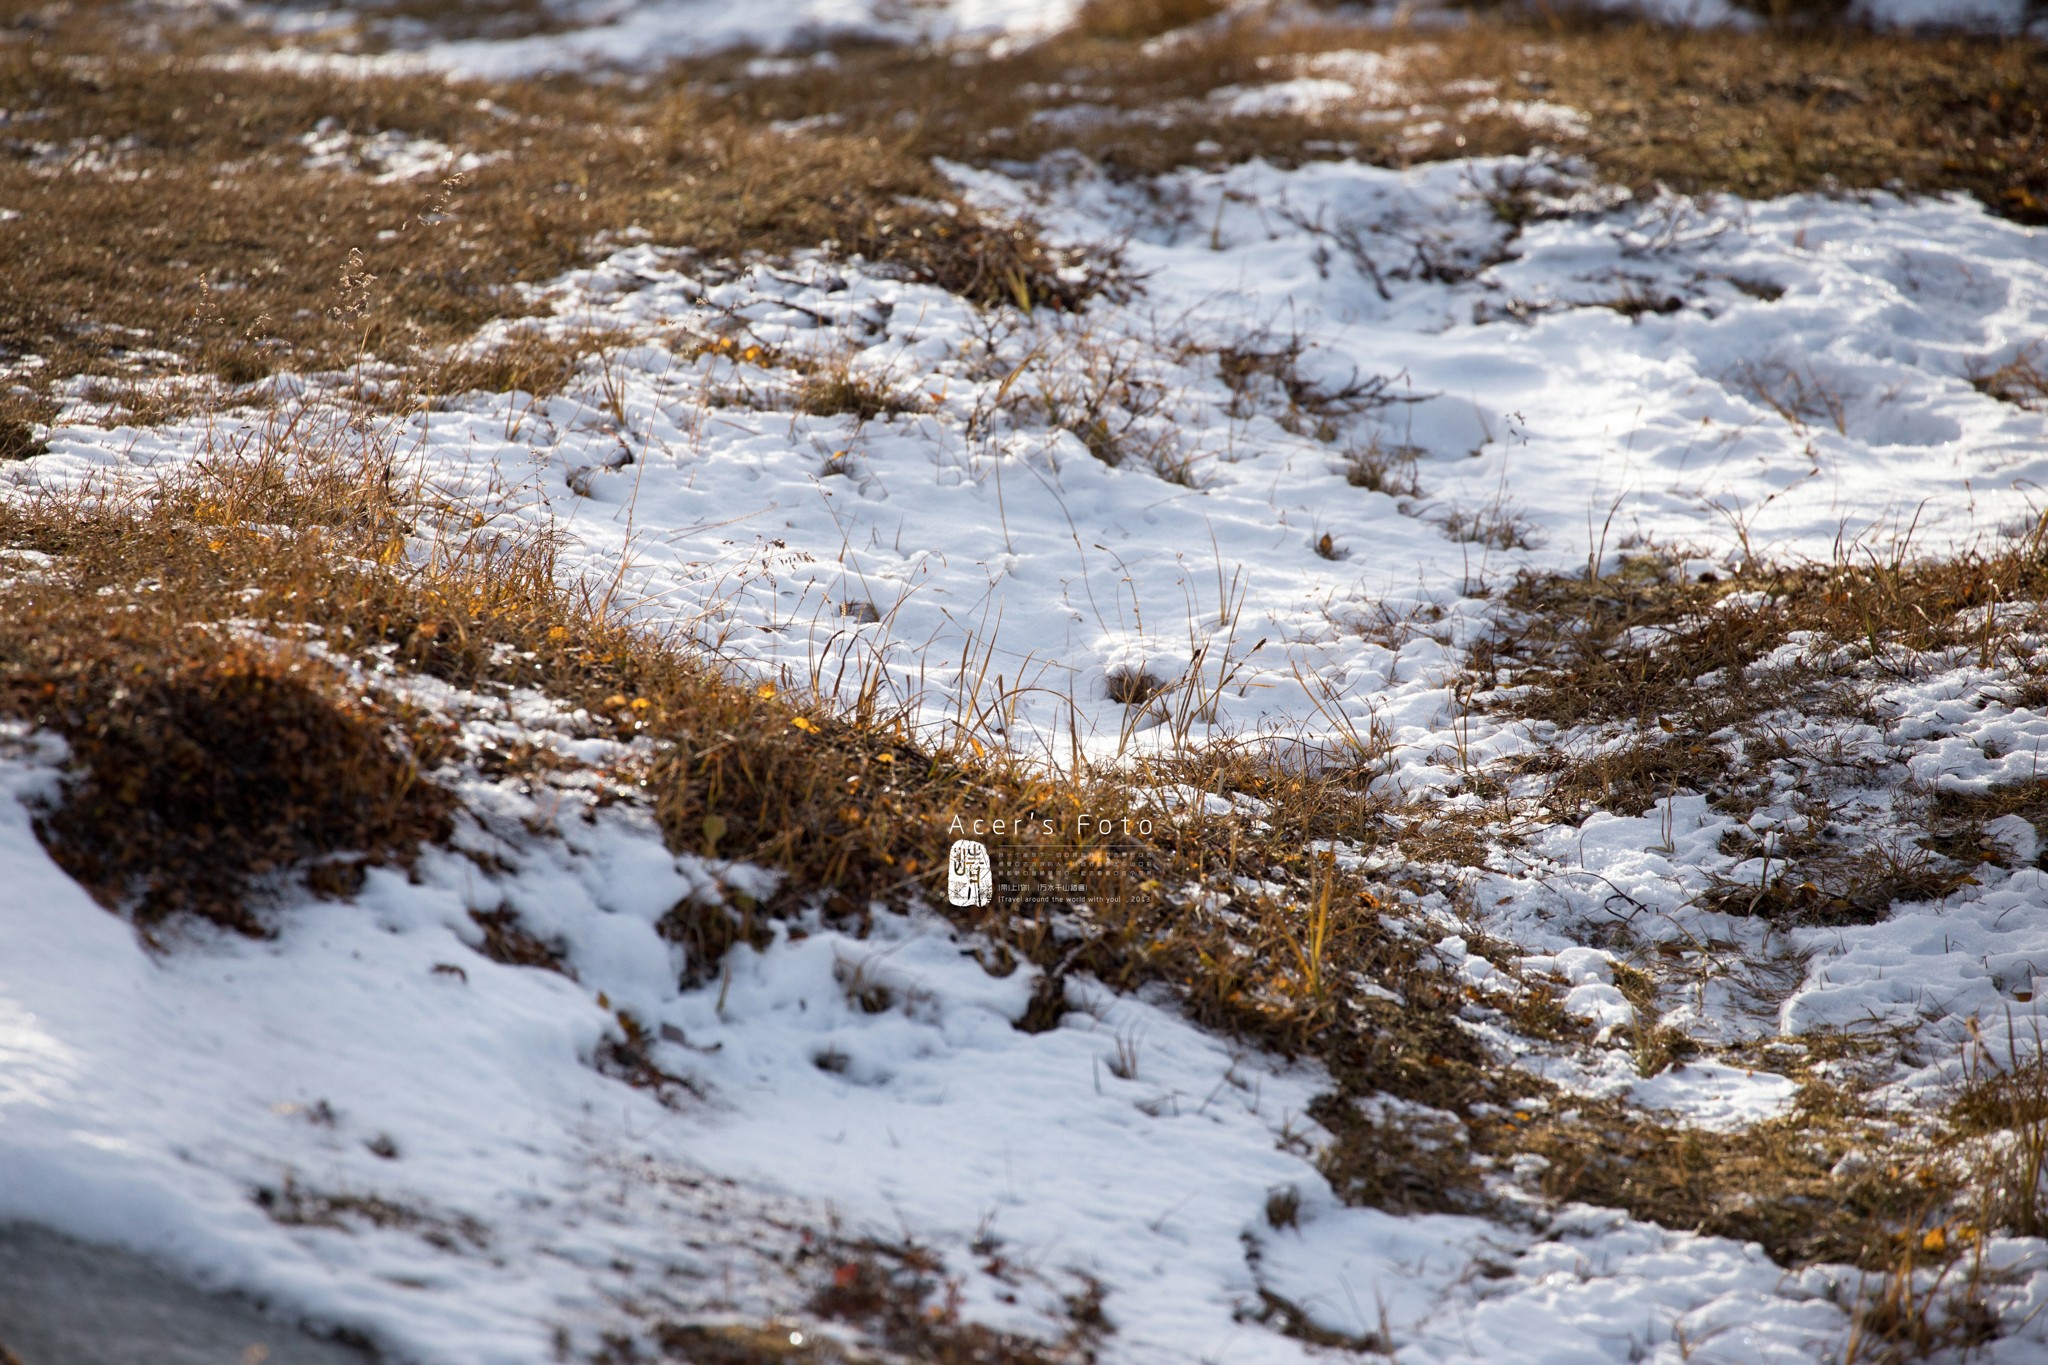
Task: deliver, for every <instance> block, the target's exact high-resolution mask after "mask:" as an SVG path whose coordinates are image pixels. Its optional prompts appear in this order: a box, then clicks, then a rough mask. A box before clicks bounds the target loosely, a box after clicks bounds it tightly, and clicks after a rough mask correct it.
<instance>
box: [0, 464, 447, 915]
mask: <svg viewBox="0 0 2048 1365" xmlns="http://www.w3.org/2000/svg"><path fill="white" fill-rule="evenodd" d="M0 543H5V544H12V545H16V546H21V547H24V548H31V549H39V550H43V551H45V552H48V553H53V554H55V555H56V556H57V557H58V558H57V567H56V568H55V569H54V570H52V571H49V572H39V573H33V574H28V575H23V576H21V577H17V578H14V579H12V580H10V581H7V582H5V583H0V713H6V714H11V715H15V716H19V717H22V718H23V719H26V720H29V721H31V722H32V723H34V724H36V725H39V726H45V727H48V728H49V729H52V730H54V731H56V732H57V733H59V734H61V735H63V736H64V738H65V739H66V740H67V741H68V742H69V744H70V746H71V760H72V765H73V774H74V775H73V778H72V780H71V782H70V783H69V784H68V787H67V790H66V795H65V799H64V801H63V802H62V804H60V805H59V806H57V807H56V808H55V809H54V810H51V811H50V812H48V813H47V814H46V815H45V816H44V817H43V819H42V821H41V824H40V829H41V832H42V834H43V837H44V839H45V841H46V842H47V843H48V844H49V845H50V849H51V852H52V854H53V856H55V857H56V858H57V860H58V862H59V863H60V864H61V865H63V866H64V867H65V869H66V870H67V871H69V872H70V873H71V874H72V875H73V876H74V877H76V878H78V880H79V881H80V882H82V883H83V884H84V885H85V886H87V887H88V888H89V889H91V890H92V891H93V892H94V894H95V895H97V896H99V897H100V898H101V899H102V900H103V901H105V902H106V903H108V904H109V905H115V904H119V905H123V906H127V907H131V908H132V911H133V914H134V917H135V919H136V921H137V922H138V923H139V924H141V925H142V926H144V927H145V929H150V928H153V927H155V926H157V925H160V924H161V923H163V922H164V921H165V920H167V919H168V918H170V917H172V916H174V915H178V914H187V913H189V914H195V915H199V916H202V917H205V918H207V919H211V920H214V921H216V922H218V923H221V924H224V925H227V926H229V927H232V928H234V929H237V930H239V931H241V932H244V933H261V932H263V931H264V928H263V924H262V922H261V920H260V919H259V918H258V917H257V916H256V915H255V914H254V912H253V911H252V910H251V908H250V905H251V897H252V896H253V895H254V894H255V888H256V887H257V886H258V885H260V884H262V883H264V882H267V881H269V880H270V879H273V878H274V877H276V876H278V875H280V874H283V873H286V872H289V871H296V870H303V871H304V872H305V873H306V875H307V877H308V880H309V881H310V882H311V884H312V885H313V886H314V887H315V888H316V889H318V890H321V891H323V892H327V893H329V894H340V893H345V892H347V891H350V890H352V889H353V888H354V886H355V885H356V884H358V883H359V882H360V879H361V875H362V869H363V868H364V867H365V866H367V865H372V864H376V863H384V862H392V861H396V862H401V863H402V862H404V861H406V860H407V858H408V856H409V853H410V850H411V849H412V848H414V847H416V846H417V845H418V844H419V843H420V842H421V841H423V840H431V839H438V838H441V837H444V836H445V835H446V834H447V832H448V828H449V814H450V810H451V807H452V799H451V798H450V797H449V795H448V794H447V793H446V792H445V791H443V790H442V789H441V788H439V787H438V786H436V785H434V784H433V783H432V782H431V781H429V780H427V779H426V778H425V777H424V776H423V772H424V771H425V770H426V769H429V768H432V767H433V766H435V765H436V764H437V763H438V761H439V758H440V755H441V753H442V752H443V749H444V743H445V742H444V738H443V735H442V733H441V731H440V729H439V727H438V726H437V725H435V724H434V723H433V722H432V721H430V720H428V719H426V718H424V717H421V716H418V715H415V714H412V713H410V712H408V711H406V710H405V709H404V708H402V707H397V706H393V705H390V704H380V703H378V702H376V701H375V700H373V699H372V698H368V697H364V696H362V695H361V689H360V688H359V687H351V686H350V685H349V683H348V680H347V679H346V677H345V676H344V675H343V674H342V673H341V672H340V671H339V670H338V669H336V668H335V667H333V666H332V665H329V664H327V663H324V662H322V661H320V660H318V659H316V658H313V657H312V656H310V655H308V654H307V653H305V652H304V651H303V649H301V648H299V647H297V646H296V645H295V644H294V643H293V642H292V641H290V640H288V639H278V640H270V639H264V640H258V639H252V638H248V637H245V636H241V635H238V634H237V633H236V632H235V631H233V630H232V629H230V628H228V626H227V622H228V621H229V620H230V619H234V618H238V617H240V616H241V615H242V613H241V612H240V611H237V610H235V607H236V606H237V605H238V601H237V599H236V597H235V596H234V595H233V594H234V589H236V588H239V587H240V586H241V585H242V583H243V582H245V581H246V579H244V578H242V577H241V574H240V573H238V572H237V570H241V569H246V568H247V567H248V566H249V565H250V564H251V562H252V561H255V560H260V559H266V558H271V557H273V556H277V555H278V553H279V551H280V549H281V548H282V547H280V546H278V545H277V544H276V543H275V542H274V540H273V539H272V538H271V537H269V536H266V535H262V534H258V533H254V532H251V531H249V530H247V529H245V528H242V527H239V526H233V525H211V526H209V525H206V524H203V523H201V524H195V523H194V522H192V521H189V520H186V519H185V518H184V517H181V516H178V515H176V513H174V512H171V511H168V510H163V509H159V510H158V511H157V512H156V513H154V514H153V515H152V514H150V513H144V512H140V511H138V510H137V509H135V508H131V507H124V506H119V505H115V504H101V505H98V506H91V507H85V508H80V507H76V506H68V507H67V506H60V505H57V504H54V503H50V502H45V503H42V504H35V505H30V506H27V507H21V506H10V505H0ZM295 558H301V557H300V556H294V555H292V554H291V553H290V552H289V551H288V550H286V551H285V553H284V555H283V559H284V560H285V561H287V562H284V563H278V562H276V561H275V560H273V563H274V564H275V567H276V571H277V577H278V579H279V580H280V581H281V582H290V583H292V584H293V586H294V587H309V586H311V584H310V583H309V582H308V581H307V579H306V578H304V577H303V576H300V575H299V574H296V573H295V572H294V570H295V568H297V567H298V566H295V565H292V564H290V563H289V562H288V561H290V560H292V559H295ZM225 566H234V567H232V568H225V572H224V567H225Z"/></svg>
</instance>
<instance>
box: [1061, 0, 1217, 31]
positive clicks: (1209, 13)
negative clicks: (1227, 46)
mask: <svg viewBox="0 0 2048 1365" xmlns="http://www.w3.org/2000/svg"><path fill="white" fill-rule="evenodd" d="M1222 12H1223V4H1222V0H1082V4H1081V7H1080V9H1079V10H1078V11H1076V12H1075V15H1074V31H1075V32H1076V33H1080V34H1083V35H1085V36H1087V37H1090V38H1151V37H1156V36H1157V35H1159V34H1161V33H1170V32H1172V31H1173V30H1174V29H1177V28H1186V27H1187V26H1188V25H1189V24H1198V23H1200V22H1201V21H1202V20H1204V19H1209V18H1213V17H1215V16H1216V15H1218V14H1221V13H1222Z"/></svg>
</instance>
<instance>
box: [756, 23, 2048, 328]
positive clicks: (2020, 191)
mask: <svg viewBox="0 0 2048 1365" xmlns="http://www.w3.org/2000/svg"><path fill="white" fill-rule="evenodd" d="M1765 2H1766V3H1767V2H1768V0H1765ZM1113 8H1115V9H1116V10H1118V11H1119V12H1123V11H1130V12H1135V10H1136V9H1138V8H1143V6H1123V5H1118V6H1114V7H1113ZM1555 8H1556V9H1557V14H1558V17H1557V18H1556V19H1555V20H1554V21H1552V22H1545V21H1543V20H1542V19H1540V18H1539V19H1537V20H1535V21H1518V20H1515V19H1514V18H1512V17H1508V16H1502V15H1496V16H1490V17H1485V18H1482V19H1480V20H1479V21H1476V22H1473V23H1471V24H1468V25H1464V26H1462V27H1459V28H1454V29H1433V30H1431V31H1430V33H1429V34H1428V37H1427V45H1426V46H1425V45H1424V44H1422V43H1420V42H1418V40H1417V39H1416V38H1415V37H1413V36H1412V35H1408V34H1404V33H1402V32H1400V31H1391V32H1390V31H1386V30H1375V29H1368V28H1365V27H1362V26H1352V25H1347V24H1345V23H1343V22H1342V20H1341V18H1332V19H1329V20H1325V21H1324V22H1321V23H1317V24H1314V25H1310V26H1304V27H1301V28H1293V29H1290V28H1286V27H1280V26H1275V25H1271V24H1265V23H1258V22H1252V21H1240V22H1237V23H1235V24H1229V25H1219V26H1215V27H1211V28H1207V29H1199V30H1191V31H1188V32H1186V33H1183V34H1178V35H1176V36H1175V38H1174V39H1173V40H1172V41H1171V42H1168V43H1162V44H1155V45H1153V46H1151V47H1147V48H1142V49H1141V48H1139V47H1138V45H1137V43H1136V42H1135V41H1134V40H1132V39H1131V38H1128V37H1119V36H1114V35H1110V34H1105V33H1104V32H1102V31H1101V30H1100V29H1098V28H1093V27H1090V26H1089V25H1087V24H1083V25H1082V26H1080V27H1078V28H1077V29H1076V30H1074V31H1073V32H1071V33H1070V34H1068V35H1066V36H1064V37H1062V38H1059V39H1056V40H1054V41H1052V42H1048V43H1044V44H1040V45H1037V46H1034V47H1031V48H1028V49H1024V50H1022V51H1017V52H1011V53H1006V54H1005V55H1004V56H1002V57H1000V58H997V59H994V60H990V61H986V62H981V63H978V64H973V65H969V66H965V67H962V66H960V65H957V64H955V63H954V62H953V61H952V60H951V59H950V58H948V57H944V56H941V55H939V54H928V53H918V52H910V51H901V50H891V49H878V50H867V51H859V52H853V53H848V54H843V57H842V60H841V62H840V64H839V66H838V67H837V68H835V69H834V70H833V71H830V72H827V73H823V74H817V73H811V72H806V73H805V74H804V75H803V76H801V77H785V78H772V79H769V80H765V81H757V82H743V83H739V84H737V85H736V86H735V88H734V89H733V91H732V93H731V95H730V96H729V107H731V108H733V109H735V110H737V111H738V112H740V113H741V114H742V116H744V117H746V118H748V119H750V120H757V121H758V120H765V119H769V118H785V119H795V118H806V117H825V116H830V117H833V118H836V119H839V120H841V122H840V123H839V124H838V127H839V128H840V129H841V130H869V129H873V130H880V129H881V128H883V127H884V126H907V128H908V131H909V137H910V138H911V141H912V144H913V146H914V147H916V149H917V150H919V151H920V152H922V153H925V154H933V155H943V156H949V157H955V158H960V159H964V160H968V161H974V162H986V161H990V160H997V159H1000V160H1031V159H1033V158H1036V157H1039V156H1043V155H1045V154H1046V153H1048V152H1051V151H1054V150H1057V149H1060V148H1063V147H1072V148H1075V149H1078V150H1080V151H1082V152H1084V153H1086V154H1087V155H1089V156H1090V157H1092V158H1094V159H1095V160H1097V161H1098V162H1100V163H1101V164H1102V165H1104V166H1105V167H1106V168H1108V169H1109V170H1110V171H1111V172H1112V173H1114V174H1119V175H1144V174H1151V173H1154V172H1157V171H1161V170H1166V169H1169V168H1172V167H1175V166H1181V165H1190V164H1194V165H1222V164H1229V163H1231V162H1235V161H1241V160H1244V159H1247V158H1249V157H1252V156H1261V157H1265V158H1266V159H1268V160H1271V161H1275V162H1277V163H1280V164H1293V163H1296V162H1299V161H1301V160H1304V159H1307V158H1310V157H1314V156H1328V155H1331V154H1333V153H1336V154H1346V155H1355V156H1357V157H1359V158H1360V159H1362V160H1366V161H1369V162H1373V163H1376V164H1381V165H1394V166H1403V165H1410V164H1414V163H1416V162H1421V161H1429V160H1434V159H1439V158H1442V157H1446V156H1461V155H1488V154H1504V153H1521V152H1526V151H1529V150H1530V149H1532V148H1533V147H1536V146H1538V145H1549V146H1560V147H1563V148H1566V149H1568V150H1572V151H1578V152H1583V153H1586V154H1588V155H1589V156H1591V157H1592V158H1593V159H1594V161H1595V162H1596V163H1597V164H1598V166H1599V169H1600V171H1601V173H1602V174H1603V175H1604V176H1605V177H1606V178H1608V179H1610V180H1613V181H1618V182H1620V183H1622V184H1624V185H1628V186H1630V187H1634V188H1640V189H1643V190H1645V191H1647V190H1649V189H1651V188H1652V187H1653V186H1655V185H1659V184H1662V185H1667V186H1669V187H1671V188H1673V189H1677V190H1681V191H1684V192H1688V193H1698V192H1705V191H1715V190H1732V191H1735V192H1738V193H1742V194H1747V195H1753V196H1762V195H1774V194H1784V193H1792V192H1797V191H1803V190H1822V191H1830V192H1832V191H1838V190H1857V189H1879V188H1889V187H1896V188H1900V189H1904V190H1907V191H1911V192H1922V193H1933V192H1939V191H1943V190H1954V189H1961V190H1967V191H1969V192H1971V193H1973V194H1975V195H1977V197H1978V198H1980V199H1981V200H1982V201H1983V202H1984V203H1985V204H1987V205H1988V206H1990V207H1991V208H1992V209H1993V210H1994V211H1995V212H1998V213H2001V214H2004V215H2006V216H2008V217H2012V218H2015V219H2017V220H2019V221H2022V222H2042V221H2048V154H2044V147H2048V144H2044V139H2048V126H2044V124H2043V122H2042V120H2043V115H2042V113H2041V110H2042V109H2044V108H2048V88H2044V81H2048V77H2044V75H2043V72H2044V70H2048V67H2044V65H2043V63H2042V62H2041V61H2040V58H2039V54H2040V52H2041V43H2040V41H2039V40H2037V39H2026V38H2003V39H1989V38H1972V37H1967V36H1960V35H1948V36H1935V37H1915V36H1911V35H1903V34H1898V33H1880V32H1874V31H1870V30H1867V29H1861V28H1853V27H1852V28H1845V27H1842V26H1839V25H1836V26H1819V27H1800V26H1797V25H1791V26H1783V27H1777V28H1771V29H1765V30H1762V31H1758V32H1753V33H1736V32H1730V31H1727V30H1715V31H1714V32H1712V33H1699V32H1691V31H1687V30H1684V29H1681V28H1670V27H1657V26H1651V25H1641V24H1627V23H1617V22H1613V21H1611V20H1604V21H1602V22H1598V23H1578V22H1573V21H1572V19H1571V18H1570V16H1569V15H1568V14H1567V13H1566V12H1565V11H1566V7H1563V6H1559V7H1555ZM1339 49H1346V50H1365V51H1373V52H1385V53H1390V54H1393V55H1395V56H1397V57H1398V58H1400V59H1401V62H1402V66H1401V80H1402V83H1403V86H1404V92H1403V99H1402V100H1401V101H1399V102H1397V106H1396V107H1406V106H1407V105H1408V104H1411V103H1422V104H1425V105H1429V106H1431V108H1432V115H1431V117H1432V119H1434V120H1435V121H1436V122H1438V123H1441V124H1442V125H1443V126H1442V127H1441V128H1440V129H1436V130H1431V131H1428V132H1426V133H1424V132H1410V131H1409V130H1408V129H1407V128H1406V127H1405V126H1404V124H1403V123H1402V122H1400V121H1394V122H1391V123H1390V122H1386V121H1384V120H1362V119H1359V118H1358V117H1356V115H1357V113H1358V109H1357V108H1346V107H1344V106H1341V105H1339V106H1336V107H1333V108H1331V109H1329V110H1326V111H1324V112H1322V113H1319V114H1314V115H1303V114H1289V115H1269V116H1261V117H1251V118H1240V117H1231V116H1227V115H1225V114H1222V113H1220V112H1219V111H1218V110H1217V109H1216V108H1214V107H1205V106H1204V105H1203V104H1202V101H1203V100H1204V98H1205V97H1206V96H1207V95H1208V93H1209V92H1210V91H1212V90H1216V89H1219V88H1222V87H1225V86H1243V85H1252V86H1256V85H1260V84H1266V83H1269V82H1271V81H1275V80H1280V79H1286V78H1287V77H1289V76H1291V75H1293V74H1296V73H1297V71H1298V70H1299V69H1301V68H1300V67H1299V65H1298V64H1299V63H1300V62H1301V61H1302V60H1304V59H1313V58H1314V57H1315V55H1316V54H1318V53H1322V52H1329V51H1334V50H1339ZM1475 79H1477V80H1488V81H1492V82H1494V83H1495V84H1496V90H1495V98H1497V99H1498V100H1500V101H1502V102H1509V101H1516V100H1521V101H1534V100H1543V101H1548V102H1551V103H1554V104H1560V105H1564V106H1567V107H1570V108H1573V109H1577V110H1579V111H1582V112H1583V113H1584V114H1586V115H1587V116H1588V118H1589V121H1590V129H1589V131H1588V132H1587V133H1586V134H1585V135H1584V136H1582V137H1581V136H1575V135H1565V134H1561V133H1558V132H1555V131H1549V132H1538V131H1535V130H1532V129H1531V128H1530V127H1528V126H1526V125H1525V124H1523V123H1521V122H1519V121H1517V120H1516V119H1515V118H1514V117H1512V116H1511V114H1510V113H1508V112H1505V111H1503V109H1502V108H1501V107H1500V106H1498V105H1492V104H1488V103H1486V102H1485V101H1474V100H1473V99H1472V97H1471V95H1470V94H1469V86H1468V87H1462V88H1460V87H1453V86H1452V82H1456V81H1471V80H1475ZM1461 91H1462V93H1461ZM1074 106H1085V107H1087V108H1088V109H1092V110H1095V111H1097V112H1096V113H1094V114H1092V115H1090V116H1088V117H1082V118H1072V119H1061V118H1054V119H1052V120H1051V121H1047V120H1045V119H1043V118H1037V117H1034V116H1036V115H1042V114H1046V113H1048V112H1050V111H1054V110H1060V109H1069V108H1071V107H1074ZM1162 110H1163V111H1164V112H1163V113H1162V112H1161V111H1162ZM1148 111H1149V112H1148ZM905 113H907V114H909V115H910V117H909V119H908V120H902V121H900V122H892V121H898V120H899V116H901V115H903V114H905ZM1628 306H1631V307H1633V306H1635V305H1633V304H1631V305H1628ZM1653 306H1662V304H1661V301H1654V305H1653Z"/></svg>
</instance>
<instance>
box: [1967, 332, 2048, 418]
mask: <svg viewBox="0 0 2048 1365" xmlns="http://www.w3.org/2000/svg"><path fill="white" fill-rule="evenodd" d="M2041 356H2042V349H2041V347H2039V346H2028V347H2024V348H2022V349H2021V351H2020V353H2019V354H2018V355H2016V356H2014V357H2013V358H2012V359H2011V360H2008V361H2006V362H2005V364H2003V365H2000V366H1997V367H1996V368H1990V367H1986V366H1974V367H1972V369H1971V370H1970V383H1971V385H1972V386H1973V387H1974V388H1975V389H1976V390H1977V392H1979V393H1981V394H1984V395H1986V396H1987V397H1991V398H1996V399H1997V400H1998V401H1999V402H2001V403H2011V404H2012V405H2013V406H2014V407H2020V408H2025V409H2027V411H2029V412H2039V411H2041V410H2042V409H2044V408H2048V370H2044V369H2043V368H2042V367H2041Z"/></svg>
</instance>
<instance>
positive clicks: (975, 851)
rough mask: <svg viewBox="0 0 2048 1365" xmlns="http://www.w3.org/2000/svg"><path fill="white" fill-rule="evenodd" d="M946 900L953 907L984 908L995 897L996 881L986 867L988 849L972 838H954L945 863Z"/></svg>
mask: <svg viewBox="0 0 2048 1365" xmlns="http://www.w3.org/2000/svg"><path fill="white" fill-rule="evenodd" d="M947 872H948V876H947V878H946V899H947V900H949V901H951V902H953V904H955V905H987V904H988V902H989V898H990V897H991V896H993V895H994V894H995V889H996V879H995V874H994V872H993V871H992V870H991V869H990V867H989V862H988V848H987V847H986V846H985V845H983V844H981V843H979V842H977V841H976V840H973V839H955V840H954V841H953V852H952V855H951V857H950V858H949V859H948V860H947Z"/></svg>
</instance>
